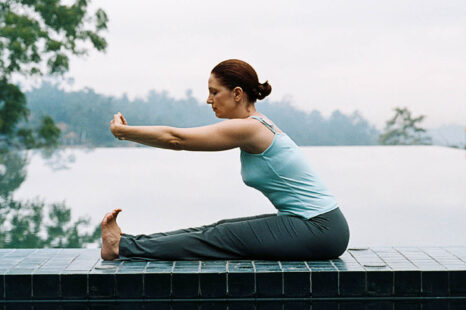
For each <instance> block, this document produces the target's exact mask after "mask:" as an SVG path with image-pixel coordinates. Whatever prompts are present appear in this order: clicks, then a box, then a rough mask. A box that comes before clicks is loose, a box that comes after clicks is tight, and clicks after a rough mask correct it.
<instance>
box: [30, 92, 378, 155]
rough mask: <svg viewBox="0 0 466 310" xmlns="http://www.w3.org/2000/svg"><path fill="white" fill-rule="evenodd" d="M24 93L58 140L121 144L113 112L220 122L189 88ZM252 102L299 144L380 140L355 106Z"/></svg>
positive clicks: (132, 119) (188, 122) (136, 119)
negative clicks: (177, 94)
mask: <svg viewBox="0 0 466 310" xmlns="http://www.w3.org/2000/svg"><path fill="white" fill-rule="evenodd" d="M26 97H27V102H28V107H29V109H30V111H31V119H30V122H32V123H34V122H38V121H39V120H40V119H42V118H43V117H44V116H46V115H47V116H50V117H51V118H52V119H53V120H54V121H55V123H56V125H57V127H58V128H60V130H61V138H60V144H61V145H86V146H92V147H97V146H105V147H111V146H116V145H118V146H122V143H121V142H119V141H117V140H115V139H114V137H113V136H112V135H111V133H110V131H109V120H110V119H111V117H112V116H113V114H114V113H116V112H121V113H123V115H125V118H126V119H127V120H128V122H129V124H130V125H164V126H175V127H196V126H203V125H208V124H213V123H215V122H218V121H221V120H219V119H217V118H216V117H215V115H214V113H213V112H212V111H211V109H210V107H209V106H208V105H207V104H202V103H200V102H198V101H197V100H196V99H195V98H193V97H192V96H191V92H190V91H189V90H188V91H186V96H185V97H184V98H181V99H175V98H173V97H172V96H170V95H168V93H167V92H166V91H155V90H152V91H150V92H149V93H148V95H147V97H146V98H145V99H141V98H135V99H133V100H130V99H128V97H127V96H121V97H113V96H105V95H102V94H98V93H96V92H95V91H94V90H92V89H89V88H87V89H83V90H79V91H72V92H66V91H64V90H63V89H60V88H59V87H58V86H56V85H52V84H50V83H44V84H43V85H42V86H41V87H40V88H36V89H33V90H31V91H29V92H28V93H26ZM256 107H257V109H258V110H259V111H261V112H262V113H264V114H265V115H267V116H268V117H270V118H271V119H272V120H273V121H274V122H275V123H276V124H277V126H279V127H280V128H281V129H282V130H284V131H285V132H286V133H287V134H288V135H289V136H290V137H291V138H293V139H294V140H295V142H296V143H297V144H298V145H301V146H306V145H375V144H378V141H377V139H378V135H379V132H378V131H377V130H376V129H375V127H374V126H373V125H371V124H370V123H369V122H368V121H367V120H365V119H364V118H363V117H362V116H361V115H360V113H359V112H358V111H355V112H354V113H352V114H350V115H346V114H344V113H342V112H340V111H338V110H336V111H334V112H333V113H332V114H331V115H330V116H329V117H327V118H326V117H324V116H323V115H322V114H321V113H320V112H319V111H317V110H314V111H312V112H310V113H307V112H304V111H302V110H299V109H298V108H296V107H293V106H292V105H290V103H288V102H284V101H282V102H273V101H267V100H266V101H264V102H259V103H257V104H256ZM126 145H133V144H126Z"/></svg>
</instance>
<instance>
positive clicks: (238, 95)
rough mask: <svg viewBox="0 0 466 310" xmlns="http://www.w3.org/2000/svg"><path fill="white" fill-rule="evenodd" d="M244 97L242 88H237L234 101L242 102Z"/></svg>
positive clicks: (234, 91)
mask: <svg viewBox="0 0 466 310" xmlns="http://www.w3.org/2000/svg"><path fill="white" fill-rule="evenodd" d="M243 95H244V92H243V89H242V88H241V87H239V86H236V87H235V88H234V89H233V100H235V102H241V100H242V99H243Z"/></svg>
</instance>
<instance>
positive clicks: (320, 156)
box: [15, 146, 466, 247]
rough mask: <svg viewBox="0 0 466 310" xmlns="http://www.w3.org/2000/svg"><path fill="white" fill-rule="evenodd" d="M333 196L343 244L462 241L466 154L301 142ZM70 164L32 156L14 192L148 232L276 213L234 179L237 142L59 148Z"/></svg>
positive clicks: (438, 149) (132, 230)
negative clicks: (190, 148) (191, 148)
mask: <svg viewBox="0 0 466 310" xmlns="http://www.w3.org/2000/svg"><path fill="white" fill-rule="evenodd" d="M303 151H304V152H305V154H306V155H307V157H308V158H309V161H310V163H311V164H312V166H313V168H314V170H315V171H316V172H317V173H318V174H319V175H320V176H321V178H322V179H323V181H324V183H326V184H327V186H328V187H329V189H330V191H331V192H332V193H333V194H334V195H335V197H336V199H337V200H338V202H339V203H340V208H341V210H342V211H343V213H344V214H345V216H346V218H347V220H348V223H349V225H350V231H351V239H350V247H351V246H353V247H357V246H366V245H387V246H391V245H408V246H410V245H424V246H425V245H463V244H466V225H465V219H466V152H465V151H464V150H457V149H451V148H445V147H438V146H393V147H392V146H390V147H389V146H371V147H303ZM63 155H65V157H66V156H70V155H71V156H73V157H74V158H75V160H74V162H72V163H69V164H68V166H69V169H63V170H55V171H54V170H53V169H51V167H50V165H47V164H46V162H45V161H44V160H43V159H42V158H41V157H40V156H39V155H33V156H32V157H31V162H30V164H29V166H28V176H27V179H26V181H25V182H24V183H23V184H22V186H21V188H20V189H19V190H18V191H17V192H16V193H15V198H21V199H30V198H34V197H41V198H43V199H45V200H46V201H47V202H57V201H65V202H66V204H67V205H68V206H69V207H71V208H72V210H73V214H74V217H75V218H76V217H77V216H81V215H89V216H91V218H92V220H93V222H94V223H98V222H100V219H101V218H102V217H103V215H104V214H105V213H106V212H107V211H108V210H112V209H114V208H117V207H120V208H122V209H123V212H122V213H121V214H120V217H119V224H120V226H121V227H122V230H123V231H124V232H127V233H153V232H157V231H166V230H173V229H178V228H182V227H190V226H200V225H203V224H209V223H212V222H215V221H217V220H220V219H223V218H234V217H242V216H249V215H256V214H262V213H273V212H275V209H274V207H273V206H272V205H271V204H270V202H269V201H268V200H267V199H266V198H265V197H264V196H263V195H262V194H261V193H260V192H258V191H256V190H254V189H252V188H249V187H247V186H246V185H244V184H243V183H242V180H241V176H240V162H239V150H231V151H225V152H215V153H209V152H183V151H182V152H176V151H170V150H162V149H155V148H97V149H95V150H92V151H85V150H70V149H69V150H66V151H65V153H64V154H63Z"/></svg>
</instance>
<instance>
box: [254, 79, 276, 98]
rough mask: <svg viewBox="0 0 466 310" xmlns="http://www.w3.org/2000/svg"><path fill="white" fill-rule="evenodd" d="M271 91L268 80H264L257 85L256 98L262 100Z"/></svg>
mask: <svg viewBox="0 0 466 310" xmlns="http://www.w3.org/2000/svg"><path fill="white" fill-rule="evenodd" d="M271 92H272V86H270V84H269V81H265V83H262V84H261V83H259V85H258V86H257V92H256V97H257V99H259V100H262V99H264V98H265V97H267V96H268V95H270V93H271Z"/></svg>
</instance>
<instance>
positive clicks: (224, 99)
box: [206, 74, 236, 118]
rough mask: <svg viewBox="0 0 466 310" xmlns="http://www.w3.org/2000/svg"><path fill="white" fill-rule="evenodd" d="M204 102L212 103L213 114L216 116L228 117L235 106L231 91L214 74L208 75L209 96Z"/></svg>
mask: <svg viewBox="0 0 466 310" xmlns="http://www.w3.org/2000/svg"><path fill="white" fill-rule="evenodd" d="M206 102H207V104H210V105H212V109H213V110H214V112H215V116H217V117H218V118H229V116H230V115H231V113H232V112H233V110H234V109H235V108H236V103H235V101H234V97H233V91H232V90H230V89H228V88H227V87H225V86H223V85H222V84H221V83H220V81H219V79H217V77H216V76H215V74H211V75H210V77H209V96H208V97H207V100H206Z"/></svg>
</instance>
